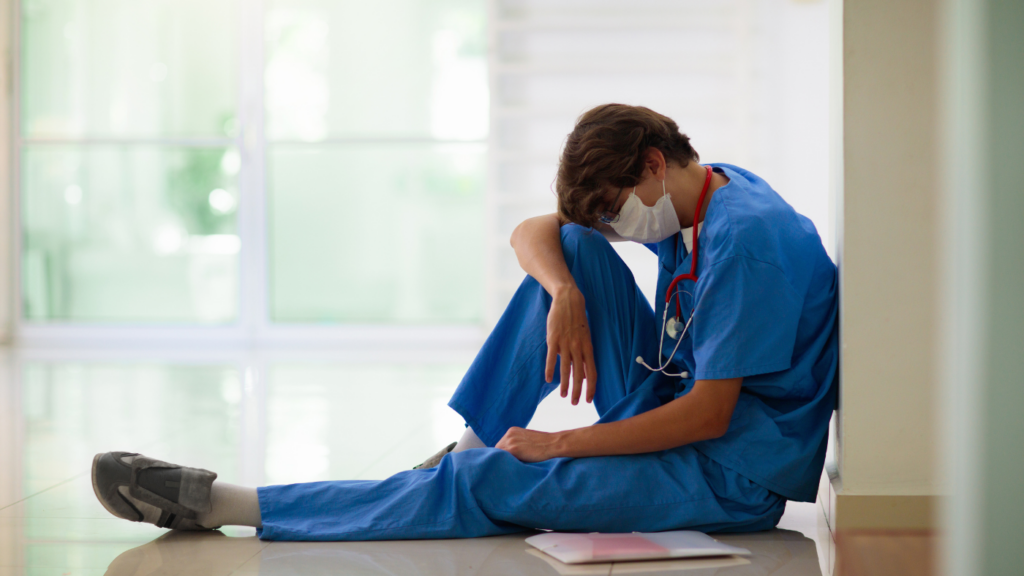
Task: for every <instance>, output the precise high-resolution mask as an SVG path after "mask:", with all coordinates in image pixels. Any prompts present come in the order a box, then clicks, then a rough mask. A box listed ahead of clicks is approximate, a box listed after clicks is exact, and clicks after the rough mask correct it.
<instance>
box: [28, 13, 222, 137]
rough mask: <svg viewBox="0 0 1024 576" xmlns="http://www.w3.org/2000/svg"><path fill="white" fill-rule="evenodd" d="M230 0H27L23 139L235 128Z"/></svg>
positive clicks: (212, 132) (212, 133)
mask: <svg viewBox="0 0 1024 576" xmlns="http://www.w3.org/2000/svg"><path fill="white" fill-rule="evenodd" d="M236 20H238V17H237V8H236V4H235V2H234V1H233V0H147V1H146V2H138V1H136V0H25V1H24V2H23V4H22V104H21V106H22V127H23V134H24V135H25V136H26V137H69V136H90V137H114V136H118V137H120V136H147V137H158V136H205V137H217V136H226V135H227V136H233V135H234V132H235V130H236V127H235V102H236V99H237V98H236V85H237V77H238V71H237V61H238V59H237V50H236V44H237V40H236V35H237V32H236V28H237V27H236V25H235V23H236Z"/></svg>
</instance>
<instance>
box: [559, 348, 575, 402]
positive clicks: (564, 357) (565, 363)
mask: <svg viewBox="0 0 1024 576" xmlns="http://www.w3.org/2000/svg"><path fill="white" fill-rule="evenodd" d="M560 356H561V361H560V362H559V368H560V369H561V376H562V379H561V383H562V387H561V390H560V392H561V394H562V398H565V397H566V396H568V394H569V368H570V367H571V366H572V357H571V356H569V354H568V353H567V351H563V352H562V353H561V354H560Z"/></svg>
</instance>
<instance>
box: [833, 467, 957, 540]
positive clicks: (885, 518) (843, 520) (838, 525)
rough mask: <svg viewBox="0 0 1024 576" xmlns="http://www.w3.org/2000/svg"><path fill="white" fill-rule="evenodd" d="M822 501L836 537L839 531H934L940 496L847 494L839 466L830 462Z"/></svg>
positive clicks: (936, 523)
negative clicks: (837, 467)
mask: <svg viewBox="0 0 1024 576" xmlns="http://www.w3.org/2000/svg"><path fill="white" fill-rule="evenodd" d="M818 502H819V504H820V506H821V508H822V513H823V515H824V516H825V521H826V522H827V523H828V529H829V531H830V532H831V533H832V535H833V537H834V536H835V534H836V532H837V531H839V530H934V529H935V528H936V527H937V525H938V518H937V514H938V506H939V497H938V496H934V495H915V496H889V495H864V494H856V495H855V494H844V493H843V484H842V480H841V479H840V477H839V473H838V470H837V469H836V467H835V465H834V464H833V465H831V466H830V463H828V462H826V464H825V471H824V473H822V475H821V484H820V485H819V486H818Z"/></svg>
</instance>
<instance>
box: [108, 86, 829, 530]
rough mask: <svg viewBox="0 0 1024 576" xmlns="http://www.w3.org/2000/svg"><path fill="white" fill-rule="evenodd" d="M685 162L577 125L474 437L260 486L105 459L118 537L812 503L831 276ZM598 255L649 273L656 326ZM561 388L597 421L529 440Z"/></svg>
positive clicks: (628, 525)
mask: <svg viewBox="0 0 1024 576" xmlns="http://www.w3.org/2000/svg"><path fill="white" fill-rule="evenodd" d="M698 160H699V158H698V155H697V152H696V151H694V149H693V148H692V147H691V146H690V141H689V139H688V138H687V137H686V136H685V135H683V134H681V133H680V132H679V129H678V127H677V126H676V124H675V122H673V121H672V120H671V119H669V118H667V117H665V116H662V115H660V114H657V113H656V112H653V111H651V110H649V109H647V108H643V107H635V106H625V105H620V104H608V105H604V106H599V107H597V108H594V109H593V110H590V111H589V112H587V113H585V114H583V115H582V116H581V117H580V118H579V120H578V121H577V124H576V126H575V128H574V129H573V131H572V133H571V134H570V135H569V138H568V140H567V142H566V144H565V148H564V151H563V153H562V157H561V161H560V166H559V169H558V177H557V182H556V189H557V193H558V213H557V214H551V215H547V216H539V217H536V218H531V219H529V220H526V221H525V222H523V223H522V224H520V225H519V227H517V228H516V230H515V232H513V234H512V246H513V247H514V248H515V251H516V255H517V257H518V258H519V262H520V264H521V265H522V267H523V269H524V270H525V271H526V272H527V273H528V274H529V276H528V277H527V278H526V279H525V280H524V281H523V283H522V285H521V286H520V287H519V290H518V291H517V292H516V294H515V296H514V297H513V298H512V301H511V302H510V304H509V306H508V308H507V309H506V310H505V312H504V314H503V315H502V317H501V319H500V321H499V322H498V323H497V325H496V326H495V327H494V330H493V332H492V333H491V334H490V336H489V337H488V338H487V341H486V342H485V343H484V345H483V347H482V348H481V350H480V352H479V354H478V355H477V357H476V359H475V360H474V361H473V363H472V365H471V366H470V368H469V370H468V372H467V373H466V375H465V377H464V378H463V380H462V383H461V384H460V385H459V387H458V389H457V390H456V392H455V395H454V396H453V397H452V399H451V402H450V403H449V405H450V406H451V407H452V408H453V409H454V410H456V411H457V412H458V413H459V414H460V415H462V416H463V418H465V421H466V424H467V429H466V433H465V435H464V436H463V438H462V440H460V441H459V442H458V443H457V444H456V445H455V446H454V448H452V447H451V446H449V447H446V448H445V449H444V450H442V451H441V452H440V453H439V454H438V455H436V456H435V457H434V458H432V459H430V460H428V461H427V462H425V463H424V464H423V465H421V466H418V467H417V469H413V470H408V471H405V472H399V473H397V474H395V475H394V476H392V477H390V478H388V479H386V480H380V481H352V480H337V481H329V482H313V483H306V484H292V485H287V486H266V487H261V488H258V489H255V488H246V487H240V486H234V485H231V484H227V483H223V482H214V479H215V478H216V474H214V473H212V472H209V471H206V470H202V469H198V468H190V467H186V466H179V465H176V464H168V463H166V462H161V461H159V460H155V459H152V458H148V457H145V456H141V455H139V454H135V453H128V452H108V453H105V454H99V455H97V456H96V458H95V459H94V461H93V473H92V474H93V475H92V478H93V486H94V488H95V491H96V496H97V497H98V498H99V499H100V501H101V502H102V503H103V505H104V506H105V507H106V508H107V510H109V511H110V512H111V513H112V514H114V515H116V516H119V517H121V518H126V519H128V520H134V521H145V522H150V523H153V524H156V525H158V526H162V527H167V528H179V529H205V528H215V527H218V526H222V525H227V524H235V525H247V526H255V527H257V528H258V529H259V530H258V533H259V536H260V537H261V538H263V539H266V540H389V539H411V538H466V537H474V536H490V535H496V534H508V533H512V532H519V531H523V530H528V529H535V528H545V529H552V530H559V531H585V532H592V531H598V532H630V531H641V532H653V531H661V530H674V529H693V530H701V531H705V532H712V531H752V530H765V529H769V528H772V527H774V526H775V525H776V523H777V522H778V521H779V518H780V517H781V516H782V513H783V511H784V509H785V505H786V501H787V500H797V501H805V502H810V501H813V500H814V498H815V493H816V490H817V484H818V478H819V476H820V475H821V470H822V463H823V460H824V457H825V444H826V440H827V427H828V421H829V418H830V416H831V413H832V410H833V407H834V404H835V376H836V364H837V359H838V352H837V345H836V268H835V266H834V265H833V263H832V261H831V260H830V259H829V257H828V256H827V255H826V253H825V250H824V248H823V247H822V244H821V240H820V239H819V237H818V234H817V232H816V231H815V229H814V226H813V225H812V224H811V222H810V220H808V219H807V218H805V217H803V216H801V215H800V214H797V213H796V212H795V211H794V210H793V208H792V207H790V206H789V205H788V204H787V203H786V202H785V201H784V200H783V199H782V198H781V197H780V196H779V195H778V194H777V193H776V192H775V191H774V190H772V188H771V187H770V186H769V185H768V184H767V183H766V182H765V181H764V180H762V179H761V178H759V177H758V176H757V175H755V174H752V173H751V172H748V171H746V170H744V169H742V168H740V167H737V166H732V165H729V164H708V165H701V164H699V163H698ZM609 240H610V241H620V240H632V241H635V242H641V243H643V244H644V245H646V246H647V247H648V248H649V249H650V250H651V251H653V252H654V253H655V254H657V256H658V265H659V267H660V269H659V271H658V291H657V300H656V306H655V310H653V311H652V310H651V306H650V304H649V303H648V301H647V300H646V298H645V297H644V296H643V294H641V292H640V290H639V289H638V288H637V285H636V282H635V281H634V279H633V275H632V274H631V273H630V270H629V268H628V267H627V266H626V265H625V264H624V263H623V261H622V260H621V259H620V258H619V256H618V255H617V253H616V252H615V250H614V249H613V248H612V247H611V245H610V244H609ZM559 386H560V391H561V394H562V396H566V395H567V394H569V393H571V394H572V402H573V403H574V404H575V403H577V402H578V401H579V399H580V397H581V396H582V395H584V394H585V397H586V400H587V401H588V402H590V401H593V402H594V404H595V405H596V407H597V411H598V414H600V420H599V421H598V422H597V423H596V424H594V425H592V426H587V427H585V428H578V429H575V430H568V431H564V432H557V433H546V432H537V431H532V430H525V429H524V428H523V427H524V426H526V425H527V423H528V422H529V421H530V419H531V417H532V416H533V413H534V411H535V409H536V407H537V405H538V403H539V402H540V401H541V400H542V399H543V398H544V397H545V396H546V395H547V394H548V393H550V392H551V391H552V390H554V388H555V387H559ZM472 448H475V449H472Z"/></svg>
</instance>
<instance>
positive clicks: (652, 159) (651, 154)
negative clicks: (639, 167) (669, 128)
mask: <svg viewBox="0 0 1024 576" xmlns="http://www.w3.org/2000/svg"><path fill="white" fill-rule="evenodd" d="M644 156H645V158H644V164H645V165H646V167H647V169H648V170H650V171H651V175H652V176H654V179H655V180H659V181H661V180H664V179H665V171H666V170H667V168H668V164H667V163H666V162H665V155H664V154H662V153H661V150H658V149H657V148H648V149H647V152H646V153H645V154H644Z"/></svg>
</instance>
